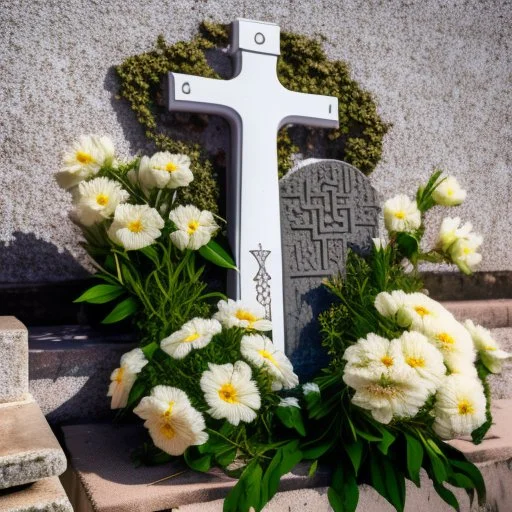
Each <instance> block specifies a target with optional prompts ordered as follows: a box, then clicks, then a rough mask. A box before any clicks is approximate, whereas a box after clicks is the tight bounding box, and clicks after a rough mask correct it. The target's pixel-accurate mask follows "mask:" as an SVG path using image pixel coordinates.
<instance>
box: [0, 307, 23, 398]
mask: <svg viewBox="0 0 512 512" xmlns="http://www.w3.org/2000/svg"><path fill="white" fill-rule="evenodd" d="M27 393H28V334H27V329H26V327H25V326H24V325H23V324H22V323H21V322H20V321H19V320H17V319H16V318H15V317H14V316H2V317H0V403H3V402H15V401H18V400H23V399H24V398H25V396H26V395H27Z"/></svg>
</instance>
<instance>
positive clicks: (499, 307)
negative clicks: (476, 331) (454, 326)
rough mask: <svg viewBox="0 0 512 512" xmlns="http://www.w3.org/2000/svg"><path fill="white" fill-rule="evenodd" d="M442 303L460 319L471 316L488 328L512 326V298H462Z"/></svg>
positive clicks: (477, 322) (475, 321) (474, 320)
mask: <svg viewBox="0 0 512 512" xmlns="http://www.w3.org/2000/svg"><path fill="white" fill-rule="evenodd" d="M442 304H443V305H444V306H445V307H446V308H447V309H448V310H449V311H450V312H451V313H452V314H453V315H454V316H455V318H456V319H457V320H459V321H464V320H466V319H467V318H470V319H471V320H473V322H474V323H476V324H480V325H483V326H484V327H487V328H488V329H490V328H494V327H512V299H495V300H461V301H452V302H443V303H442Z"/></svg>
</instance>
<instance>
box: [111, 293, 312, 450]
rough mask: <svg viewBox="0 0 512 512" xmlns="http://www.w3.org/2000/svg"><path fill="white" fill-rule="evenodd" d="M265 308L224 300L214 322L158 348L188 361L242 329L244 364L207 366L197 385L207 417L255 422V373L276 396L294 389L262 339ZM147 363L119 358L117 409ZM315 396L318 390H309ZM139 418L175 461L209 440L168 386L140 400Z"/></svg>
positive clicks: (286, 367)
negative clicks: (261, 375) (228, 331)
mask: <svg viewBox="0 0 512 512" xmlns="http://www.w3.org/2000/svg"><path fill="white" fill-rule="evenodd" d="M264 316H265V313H264V310H263V308H259V307H252V308H247V307H245V306H244V305H243V304H242V303H241V301H233V300H231V299H230V300H227V301H224V300H221V301H219V303H218V312H217V313H216V314H215V315H214V318H212V319H205V318H193V319H192V320H190V321H188V322H186V323H185V324H184V325H183V326H182V327H181V329H179V330H178V331H176V332H174V333H172V334H171V335H170V336H168V337H166V338H165V339H163V340H162V341H161V343H160V348H161V349H162V350H163V351H164V352H165V353H167V354H168V355H169V356H170V357H172V358H173V359H176V360H182V359H184V358H186V357H187V356H188V355H189V354H190V353H191V352H192V351H194V350H201V349H204V348H205V347H207V346H208V345H209V344H210V343H211V341H212V339H213V338H214V337H215V336H217V335H219V334H220V333H221V332H222V329H229V328H233V327H235V328H242V329H245V334H243V335H242V337H241V342H240V354H241V357H242V359H244V360H238V361H235V362H234V363H233V364H232V363H227V364H213V363H211V362H210V363H208V369H207V370H205V371H204V372H203V373H202V375H201V377H200V380H199V386H200V389H201V391H202V393H203V396H204V400H205V402H206V404H207V405H208V409H207V410H206V411H205V412H206V414H208V415H210V416H211V417H212V418H215V419H225V420H227V421H228V422H229V423H230V424H232V425H239V424H240V422H246V423H249V422H252V421H253V420H254V419H255V418H256V416H257V411H258V410H259V409H260V407H261V395H260V390H259V388H258V385H257V382H256V380H254V379H253V369H258V370H259V371H261V372H264V373H266V374H267V375H268V377H269V380H270V382H271V388H272V390H273V391H275V390H280V389H292V388H294V387H295V386H297V385H298V383H299V379H298V377H297V375H296V374H295V373H294V372H293V367H292V364H291V362H290V361H289V359H288V358H287V357H286V356H285V354H284V353H283V352H281V351H280V350H278V349H276V348H275V347H274V345H273V344H272V341H271V340H270V338H268V337H266V336H264V335H263V334H261V333H262V332H264V331H269V330H271V329H272V324H271V322H270V321H268V320H265V318H264ZM147 363H148V361H147V360H146V358H145V357H144V354H143V352H142V350H141V349H135V350H132V351H131V352H129V353H127V354H125V355H124V356H123V357H122V358H121V367H120V368H118V369H116V370H114V372H113V373H112V376H111V380H112V383H111V384H110V388H109V392H108V396H112V404H111V407H112V408H113V409H116V408H120V407H125V406H126V405H127V401H128V396H129V394H130V390H131V388H132V386H133V384H134V382H135V380H136V378H137V374H138V373H139V372H140V371H141V370H142V368H143V367H144V366H145V365H146V364H147ZM311 386H313V388H312V389H311V391H312V392H315V391H316V390H317V389H318V387H317V386H316V387H315V385H313V384H311ZM134 412H135V414H137V415H139V416H140V417H141V418H142V419H144V420H146V421H145V423H144V425H145V426H146V428H148V430H149V434H150V435H151V437H152V439H153V441H154V443H155V445H156V446H157V447H159V448H160V449H162V450H164V451H165V452H167V453H169V454H171V455H181V454H182V453H183V452H184V451H185V450H186V449H187V447H188V446H192V445H199V444H202V443H204V442H206V440H207V437H208V436H207V434H206V433H205V431H204V430H205V419H204V417H203V415H202V414H201V413H200V412H199V411H197V410H196V409H195V408H194V407H193V406H192V404H191V402H190V399H189V398H188V396H187V395H186V393H185V392H184V391H183V390H180V389H178V388H176V387H170V386H156V387H155V388H153V390H152V391H151V396H149V397H145V398H143V399H142V400H141V402H140V403H139V405H138V406H137V407H136V408H135V409H134Z"/></svg>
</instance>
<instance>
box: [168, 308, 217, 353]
mask: <svg viewBox="0 0 512 512" xmlns="http://www.w3.org/2000/svg"><path fill="white" fill-rule="evenodd" d="M220 331H222V326H221V325H220V322H218V321H217V320H207V319H204V318H193V319H192V320H190V321H189V322H187V323H186V324H184V325H183V327H182V328H181V329H180V330H179V331H176V332H174V333H172V334H171V335H170V336H168V337H167V338H164V339H163V340H162V342H161V343H160V348H161V349H162V350H163V351H164V352H166V353H167V354H169V355H170V356H171V357H174V359H183V358H184V357H185V356H186V355H187V354H188V353H189V352H190V351H191V350H192V349H193V348H194V349H199V348H203V347H206V345H208V343H210V341H211V339H212V338H213V337H214V336H215V335H216V334H219V332H220Z"/></svg>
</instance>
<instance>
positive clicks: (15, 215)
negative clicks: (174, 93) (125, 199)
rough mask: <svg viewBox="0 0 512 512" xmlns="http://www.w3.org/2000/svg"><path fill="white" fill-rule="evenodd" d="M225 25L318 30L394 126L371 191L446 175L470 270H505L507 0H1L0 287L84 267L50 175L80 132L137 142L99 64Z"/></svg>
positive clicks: (127, 150) (122, 144)
mask: <svg viewBox="0 0 512 512" xmlns="http://www.w3.org/2000/svg"><path fill="white" fill-rule="evenodd" d="M236 17H246V18H253V19H260V20H265V21H273V22H276V23H279V24H280V25H281V26H282V27H283V29H285V30H290V31H296V32H301V33H304V34H308V35H314V34H318V33H321V34H323V35H325V36H327V42H326V43H325V48H326V50H327V52H328V55H329V57H330V58H333V59H343V60H345V61H347V62H348V63H349V64H350V66H351V68H352V71H353V75H354V77H355V78H356V79H357V80H359V81H360V83H361V84H362V85H363V86H364V87H365V88H367V89H368V90H370V91H371V92H373V94H374V95H375V98H376V99H377V101H378V104H379V109H380V112H381V115H382V116H383V118H384V119H385V120H386V121H387V122H390V123H392V124H393V128H392V129H391V130H390V132H389V134H388V135H387V137H386V139H385V146H384V156H383V159H382V162H381V164H380V165H379V167H378V169H377V170H376V172H375V173H374V174H373V175H372V183H373V185H374V186H375V187H376V188H377V189H378V190H379V191H380V192H381V193H382V194H383V195H384V196H387V195H389V194H392V193H394V192H396V191H398V190H404V189H406V190H411V189H412V187H414V186H416V185H417V184H418V183H419V182H420V181H421V180H423V179H425V178H426V176H427V175H428V173H429V172H430V170H431V169H432V168H433V167H434V166H436V165H440V166H443V167H444V168H446V169H449V170H450V171H451V172H452V173H454V174H456V175H457V176H458V177H459V178H460V181H461V182H462V184H463V185H464V186H465V187H467V188H468V189H469V190H470V191H471V192H472V193H471V195H470V197H469V199H468V201H467V203H466V204H465V205H464V206H463V207H461V208H460V209H459V211H458V213H459V214H460V215H461V216H462V217H464V218H467V219H472V220H473V223H474V225H475V228H476V229H477V230H478V231H480V232H481V233H483V234H484V235H485V247H484V251H485V259H484V264H483V266H482V269H485V270H511V269H512V259H511V258H510V257H509V254H510V253H511V249H512V247H511V246H512V236H511V235H512V225H511V223H510V216H511V206H510V194H511V193H510V188H511V187H512V178H511V166H512V163H511V156H512V144H511V138H512V137H511V134H512V128H511V123H510V121H511V120H510V116H511V112H512V82H511V80H512V49H511V48H510V45H511V41H512V37H511V36H512V3H511V2H510V1H498V0H494V1H491V0H486V1H485V2H481V1H480V0H467V1H465V2H464V1H441V0H439V1H434V0H417V1H407V0H390V1H378V0H348V1H347V0H324V1H304V0H288V1H284V0H277V1H276V0H259V1H258V2H253V1H249V0H236V1H231V2H226V1H222V0H197V1H194V0H179V1H172V0H145V1H144V2H142V1H139V2H131V1H123V0H101V1H100V0H89V1H86V0H67V1H66V2H61V1H59V0H44V1H42V0H18V1H6V0H4V1H2V2H1V6H0V48H2V51H1V55H0V70H1V71H0V190H1V194H0V282H2V281H3V282H6V281H7V282H23V281H48V280H60V279H69V278H74V277H80V276H82V275H83V274H84V268H83V266H84V264H85V262H86V257H85V255H84V253H83V252H82V251H81V249H80V248H79V245H78V231H77V229H76V228H75V227H74V226H73V225H72V223H71V222H70V221H69V220H68V219H67V210H68V209H69V207H70V199H69V196H68V194H67V193H65V192H64V191H61V190H60V189H59V188H58V187H57V185H56V183H55V182H54V180H53V177H52V176H53V173H54V172H55V171H56V170H57V169H58V167H59V160H60V154H61V151H62V149H63V148H64V146H65V145H67V144H69V143H70V142H72V141H73V140H74V139H75V138H76V137H77V136H79V135H80V134H82V133H92V132H97V133H103V134H109V135H111V136H112V138H113V139H114V140H115V143H116V147H117V149H118V152H119V153H120V154H121V155H124V156H128V155H129V154H133V153H134V152H136V151H141V150H142V151H143V150H144V149H145V148H146V144H147V142H146V140H145V139H144V137H143V135H142V131H141V130H140V129H139V127H138V125H137V123H136V122H135V120H134V118H133V116H132V114H131V112H130V111H129V110H128V109H127V107H126V106H125V105H123V104H120V103H119V102H117V101H116V100H115V99H114V95H115V90H116V81H115V75H114V72H113V66H115V65H116V64H118V63H120V62H121V61H122V60H123V59H124V58H125V57H127V56H129V55H133V54H137V53H140V52H143V51H145V50H148V49H149V48H151V46H152V44H153V43H154V41H155V39H156V36H157V34H159V33H163V34H164V35H165V36H166V38H167V39H168V40H169V41H176V40H179V39H187V38H189V37H190V36H191V35H192V34H193V33H194V32H195V30H196V27H197V25H198V23H199V22H200V21H202V20H204V19H211V20H215V21H219V22H229V21H231V20H232V19H234V18H236ZM319 156H321V155H319ZM477 215H478V217H477ZM437 220H439V218H438V219H437ZM435 224H436V221H435V219H434V222H433V224H432V225H435ZM6 243H8V244H9V245H8V246H6Z"/></svg>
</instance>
